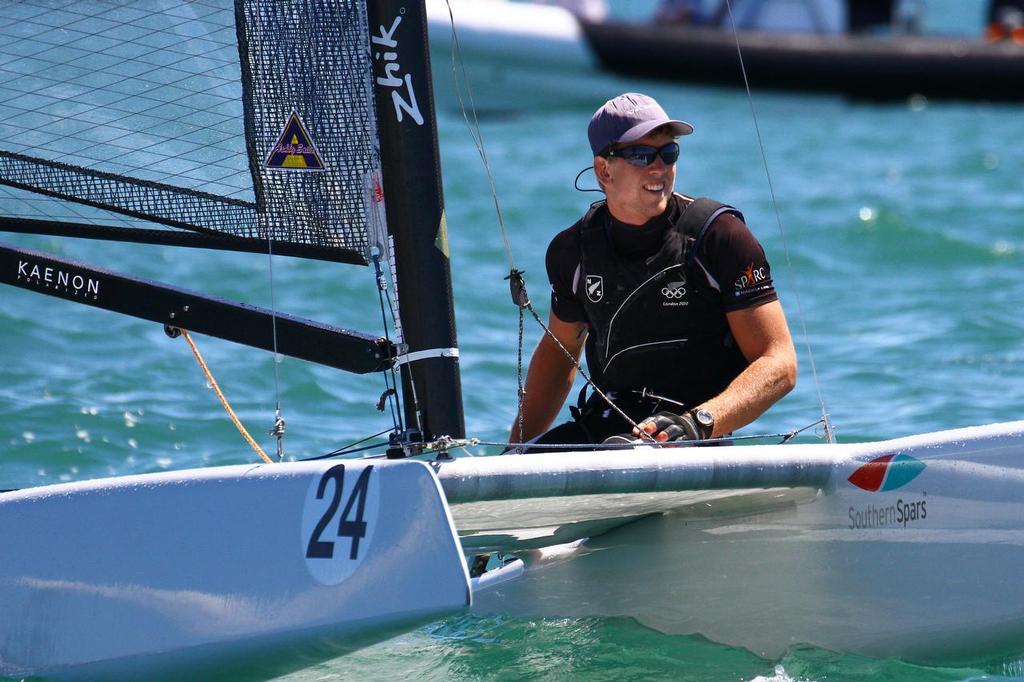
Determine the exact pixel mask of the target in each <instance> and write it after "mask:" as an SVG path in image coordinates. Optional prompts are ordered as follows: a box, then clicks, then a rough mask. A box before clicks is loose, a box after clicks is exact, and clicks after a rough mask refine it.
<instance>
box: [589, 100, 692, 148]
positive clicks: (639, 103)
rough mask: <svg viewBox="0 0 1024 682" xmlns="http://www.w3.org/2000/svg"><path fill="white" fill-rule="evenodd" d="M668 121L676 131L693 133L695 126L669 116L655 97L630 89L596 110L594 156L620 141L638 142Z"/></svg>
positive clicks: (592, 130) (591, 133) (592, 136)
mask: <svg viewBox="0 0 1024 682" xmlns="http://www.w3.org/2000/svg"><path fill="white" fill-rule="evenodd" d="M663 125H668V126H669V128H670V130H671V133H672V134H673V135H689V134H690V133H692V132H693V126H692V125H690V124H689V123H686V122H685V121H676V120H674V119H671V118H669V117H668V114H666V113H665V110H664V109H662V108H661V105H660V104H658V103H657V102H656V101H654V98H653V97H648V96H647V95H641V94H640V93H638V92H627V93H626V94H624V95H619V96H618V97H616V98H615V99H610V100H608V101H607V102H605V103H604V106H602V107H601V108H600V109H598V110H597V111H596V112H594V116H593V117H592V118H591V119H590V126H589V127H588V128H587V137H589V138H590V148H591V149H592V150H593V151H594V156H597V155H598V154H600V153H601V152H602V151H603V150H604V149H605V148H606V147H607V146H608V145H610V144H614V143H616V142H635V141H636V140H639V139H640V138H641V137H643V136H644V135H646V134H647V133H649V132H651V131H652V130H654V129H655V128H657V127H658V126H663Z"/></svg>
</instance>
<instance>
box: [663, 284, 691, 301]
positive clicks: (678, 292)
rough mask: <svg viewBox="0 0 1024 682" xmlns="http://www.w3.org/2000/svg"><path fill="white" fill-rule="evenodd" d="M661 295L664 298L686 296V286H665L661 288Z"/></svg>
mask: <svg viewBox="0 0 1024 682" xmlns="http://www.w3.org/2000/svg"><path fill="white" fill-rule="evenodd" d="M661 295H662V296H664V297H665V298H673V299H678V298H682V297H683V296H686V287H676V288H675V289H669V288H668V287H665V288H664V289H662V290H661Z"/></svg>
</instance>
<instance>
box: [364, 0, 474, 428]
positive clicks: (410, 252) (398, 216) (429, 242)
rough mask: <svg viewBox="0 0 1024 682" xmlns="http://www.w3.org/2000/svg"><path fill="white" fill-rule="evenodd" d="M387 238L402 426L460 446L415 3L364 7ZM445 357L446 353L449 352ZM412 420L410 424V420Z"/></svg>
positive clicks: (384, 0)
mask: <svg viewBox="0 0 1024 682" xmlns="http://www.w3.org/2000/svg"><path fill="white" fill-rule="evenodd" d="M366 4H367V8H368V12H369V25H370V56H371V58H372V59H373V63H374V73H373V76H374V79H373V81H374V93H375V95H374V96H375V100H376V105H377V129H378V131H379V139H380V147H381V166H382V174H383V183H384V202H385V207H386V215H387V223H388V232H389V234H390V235H391V236H392V237H393V241H394V246H393V248H394V259H395V269H396V277H397V283H396V285H397V289H398V296H399V299H400V305H399V311H400V313H399V316H400V318H401V323H402V329H403V332H404V339H403V340H404V342H405V343H406V344H407V345H408V348H409V353H410V355H413V357H417V356H415V355H414V354H416V353H421V355H420V356H418V357H419V359H414V360H412V361H411V362H408V363H407V364H405V365H404V366H403V372H402V387H403V397H404V400H405V416H406V424H407V425H408V426H410V427H412V426H415V425H417V424H418V425H419V427H420V428H421V429H422V432H423V433H422V435H423V437H424V439H427V440H430V439H433V438H435V437H437V436H442V435H446V436H451V437H453V438H462V437H464V436H465V431H466V427H465V422H464V418H463V412H462V385H461V381H460V378H459V360H458V356H457V351H456V350H454V349H456V348H457V347H458V346H457V343H456V338H455V311H454V307H453V305H452V282H451V271H450V269H449V259H448V234H447V226H446V224H445V213H444V197H443V195H442V190H441V163H440V155H439V153H438V147H437V128H436V124H435V118H434V92H433V89H432V87H431V79H430V78H431V76H430V52H429V45H428V42H427V17H426V9H425V7H424V3H423V0H367V3H366ZM453 351H454V352H453ZM417 412H418V414H417Z"/></svg>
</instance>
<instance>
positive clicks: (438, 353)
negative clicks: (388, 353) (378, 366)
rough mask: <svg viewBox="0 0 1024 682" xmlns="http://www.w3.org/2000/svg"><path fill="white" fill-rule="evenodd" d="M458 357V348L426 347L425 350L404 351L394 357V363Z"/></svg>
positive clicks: (401, 363)
mask: <svg viewBox="0 0 1024 682" xmlns="http://www.w3.org/2000/svg"><path fill="white" fill-rule="evenodd" d="M457 357H459V349H458V348H427V349H426V350H418V351H413V352H412V353H405V354H404V355H399V356H398V358H396V359H395V364H396V365H404V364H407V363H410V362H416V361H417V360H427V359H429V358H457Z"/></svg>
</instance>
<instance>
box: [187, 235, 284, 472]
mask: <svg viewBox="0 0 1024 682" xmlns="http://www.w3.org/2000/svg"><path fill="white" fill-rule="evenodd" d="M267 271H268V277H269V279H270V327H271V334H272V336H273V342H274V355H273V362H274V426H273V428H271V429H270V435H271V436H273V437H274V438H275V439H276V440H277V461H278V462H280V461H282V460H283V459H284V418H283V417H282V416H281V370H280V367H279V365H280V364H281V356H280V355H279V354H278V352H277V299H276V298H275V294H274V241H273V240H272V239H271V238H270V228H269V227H268V228H267ZM190 343H191V342H190Z"/></svg>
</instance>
